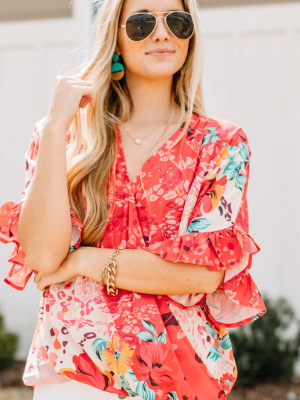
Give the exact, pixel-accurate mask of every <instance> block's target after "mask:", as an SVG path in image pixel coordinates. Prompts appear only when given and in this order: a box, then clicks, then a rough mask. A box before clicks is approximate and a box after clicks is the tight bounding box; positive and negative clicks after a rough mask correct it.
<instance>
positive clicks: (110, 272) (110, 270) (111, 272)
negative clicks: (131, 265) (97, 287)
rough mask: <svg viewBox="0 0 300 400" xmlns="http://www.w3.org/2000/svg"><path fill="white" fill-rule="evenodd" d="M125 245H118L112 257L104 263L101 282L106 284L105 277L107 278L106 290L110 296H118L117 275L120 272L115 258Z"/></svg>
mask: <svg viewBox="0 0 300 400" xmlns="http://www.w3.org/2000/svg"><path fill="white" fill-rule="evenodd" d="M123 249H124V247H122V246H118V248H117V249H116V250H115V252H114V253H113V254H112V256H111V257H110V259H109V260H108V261H107V262H106V263H105V264H104V266H103V268H102V275H101V284H102V285H105V283H104V278H105V277H106V279H107V285H106V290H107V293H108V294H109V295H110V296H116V295H117V294H118V289H117V288H116V276H117V272H118V264H117V261H116V259H115V257H116V255H117V254H119V252H120V250H123Z"/></svg>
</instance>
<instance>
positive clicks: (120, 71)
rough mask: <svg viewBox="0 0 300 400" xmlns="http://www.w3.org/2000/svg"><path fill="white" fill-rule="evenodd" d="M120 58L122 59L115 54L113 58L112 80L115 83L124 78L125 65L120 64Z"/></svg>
mask: <svg viewBox="0 0 300 400" xmlns="http://www.w3.org/2000/svg"><path fill="white" fill-rule="evenodd" d="M119 58H120V56H119V54H118V53H114V55H113V58H112V61H113V64H112V66H111V78H112V80H114V81H119V80H120V79H122V78H123V76H124V70H125V68H124V65H123V64H121V63H120V62H118V61H119Z"/></svg>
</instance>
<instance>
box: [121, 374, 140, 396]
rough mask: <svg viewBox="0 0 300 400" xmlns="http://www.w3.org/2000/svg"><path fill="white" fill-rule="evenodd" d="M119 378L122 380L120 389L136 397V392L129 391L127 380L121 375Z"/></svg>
mask: <svg viewBox="0 0 300 400" xmlns="http://www.w3.org/2000/svg"><path fill="white" fill-rule="evenodd" d="M120 378H121V380H122V388H123V389H124V390H126V392H127V393H129V394H133V395H137V393H136V392H134V391H133V390H131V388H130V385H129V382H128V380H127V379H126V378H125V377H124V376H123V375H122V374H120Z"/></svg>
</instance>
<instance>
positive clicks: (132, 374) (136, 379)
mask: <svg viewBox="0 0 300 400" xmlns="http://www.w3.org/2000/svg"><path fill="white" fill-rule="evenodd" d="M126 374H128V375H129V376H130V379H132V380H133V381H134V382H138V381H139V380H138V378H137V377H136V375H135V373H134V372H133V371H132V368H130V369H129V370H128V371H127V372H126Z"/></svg>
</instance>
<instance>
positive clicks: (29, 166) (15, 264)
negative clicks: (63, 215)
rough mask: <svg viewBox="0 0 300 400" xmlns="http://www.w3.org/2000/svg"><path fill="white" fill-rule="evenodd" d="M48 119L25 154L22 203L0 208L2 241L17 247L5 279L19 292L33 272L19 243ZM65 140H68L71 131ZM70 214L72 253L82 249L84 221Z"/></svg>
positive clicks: (36, 130)
mask: <svg viewBox="0 0 300 400" xmlns="http://www.w3.org/2000/svg"><path fill="white" fill-rule="evenodd" d="M46 118H47V117H44V118H42V119H41V120H39V121H38V122H37V123H36V124H35V126H34V130H33V133H32V136H31V139H30V144H29V147H28V150H27V151H26V153H25V174H24V183H23V189H22V194H21V199H20V201H18V202H14V201H8V202H6V203H4V204H3V205H2V206H0V241H1V242H2V243H4V244H7V243H14V245H15V246H14V249H13V251H12V253H11V254H10V256H9V259H8V261H9V262H10V263H12V266H11V268H10V269H9V271H8V273H7V275H6V277H5V278H4V282H5V283H7V284H8V285H10V286H11V287H13V288H14V289H18V290H23V289H24V287H25V286H26V284H27V282H28V280H29V278H30V276H31V275H32V273H33V270H32V269H31V268H30V266H29V265H28V264H27V260H26V256H25V253H24V251H23V249H22V247H21V246H20V243H19V235H18V223H19V217H20V214H21V210H22V207H23V204H24V202H25V199H26V195H27V193H28V190H29V187H30V183H31V181H32V179H33V175H34V170H35V166H36V162H37V156H38V148H39V140H40V135H41V132H42V128H43V125H44V123H45V121H46ZM66 138H68V132H67V135H66ZM70 215H71V220H72V238H71V243H70V249H69V253H70V252H72V251H74V250H75V249H76V248H77V247H78V246H79V244H80V241H81V232H82V229H83V224H82V222H81V221H80V220H79V219H78V218H77V217H76V216H75V215H74V213H73V211H72V209H71V207H70Z"/></svg>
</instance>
